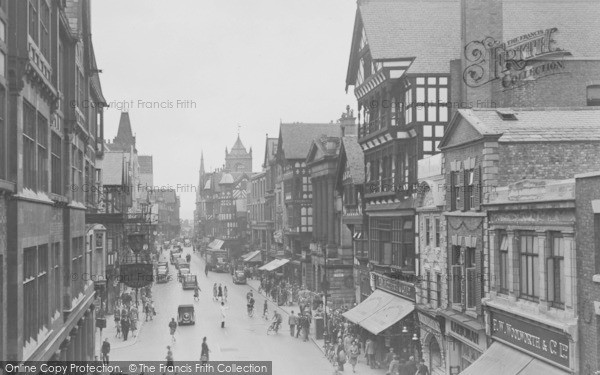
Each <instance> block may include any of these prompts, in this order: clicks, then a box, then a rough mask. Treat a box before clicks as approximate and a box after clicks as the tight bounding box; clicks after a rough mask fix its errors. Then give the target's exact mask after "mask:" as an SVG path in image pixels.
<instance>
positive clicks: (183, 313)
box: [177, 305, 196, 325]
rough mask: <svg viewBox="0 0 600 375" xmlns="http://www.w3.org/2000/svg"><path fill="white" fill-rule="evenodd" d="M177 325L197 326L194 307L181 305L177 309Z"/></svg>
mask: <svg viewBox="0 0 600 375" xmlns="http://www.w3.org/2000/svg"><path fill="white" fill-rule="evenodd" d="M177 323H179V325H184V324H196V318H195V316H194V305H179V307H178V308H177Z"/></svg>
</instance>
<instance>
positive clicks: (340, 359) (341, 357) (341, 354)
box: [337, 340, 347, 371]
mask: <svg viewBox="0 0 600 375" xmlns="http://www.w3.org/2000/svg"><path fill="white" fill-rule="evenodd" d="M346 357H347V356H346V351H345V350H344V345H343V344H342V340H340V342H339V345H338V350H337V363H338V368H339V370H340V371H344V364H345V363H346V359H347V358H346Z"/></svg>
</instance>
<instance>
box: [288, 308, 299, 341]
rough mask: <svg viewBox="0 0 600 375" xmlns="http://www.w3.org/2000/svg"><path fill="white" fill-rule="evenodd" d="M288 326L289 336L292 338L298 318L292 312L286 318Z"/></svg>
mask: <svg viewBox="0 0 600 375" xmlns="http://www.w3.org/2000/svg"><path fill="white" fill-rule="evenodd" d="M288 324H289V325H290V336H292V337H294V330H295V328H296V324H298V317H296V315H294V310H292V314H291V315H290V317H289V318H288Z"/></svg>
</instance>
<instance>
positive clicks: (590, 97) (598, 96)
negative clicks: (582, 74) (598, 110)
mask: <svg viewBox="0 0 600 375" xmlns="http://www.w3.org/2000/svg"><path fill="white" fill-rule="evenodd" d="M587 105H589V106H600V85H592V86H588V87H587Z"/></svg>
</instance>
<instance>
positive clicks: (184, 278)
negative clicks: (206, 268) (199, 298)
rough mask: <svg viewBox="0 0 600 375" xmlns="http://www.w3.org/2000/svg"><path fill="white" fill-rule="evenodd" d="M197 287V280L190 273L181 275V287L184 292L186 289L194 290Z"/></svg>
mask: <svg viewBox="0 0 600 375" xmlns="http://www.w3.org/2000/svg"><path fill="white" fill-rule="evenodd" d="M197 286H198V278H197V277H196V275H192V274H191V273H184V274H183V275H181V287H182V288H183V289H184V290H187V289H196V287H197Z"/></svg>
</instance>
